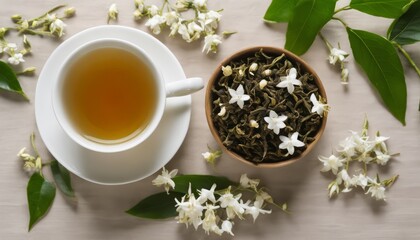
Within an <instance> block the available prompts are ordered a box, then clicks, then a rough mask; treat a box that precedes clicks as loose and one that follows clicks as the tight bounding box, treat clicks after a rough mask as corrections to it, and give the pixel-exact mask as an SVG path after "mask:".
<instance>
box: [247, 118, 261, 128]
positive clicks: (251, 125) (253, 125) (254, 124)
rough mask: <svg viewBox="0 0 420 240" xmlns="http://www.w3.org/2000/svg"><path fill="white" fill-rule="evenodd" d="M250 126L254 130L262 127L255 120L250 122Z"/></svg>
mask: <svg viewBox="0 0 420 240" xmlns="http://www.w3.org/2000/svg"><path fill="white" fill-rule="evenodd" d="M249 126H250V127H252V128H259V127H260V125H259V124H258V122H257V121H255V120H251V121H249Z"/></svg>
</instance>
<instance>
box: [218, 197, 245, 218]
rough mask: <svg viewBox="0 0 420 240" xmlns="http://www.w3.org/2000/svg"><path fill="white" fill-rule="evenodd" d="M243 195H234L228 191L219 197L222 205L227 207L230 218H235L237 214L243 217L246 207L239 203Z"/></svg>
mask: <svg viewBox="0 0 420 240" xmlns="http://www.w3.org/2000/svg"><path fill="white" fill-rule="evenodd" d="M241 196H242V194H238V195H235V196H233V194H232V193H230V192H229V191H228V192H226V193H224V194H222V195H221V196H220V197H219V199H218V201H219V203H220V207H222V208H224V209H226V214H227V216H228V218H229V219H234V218H235V216H238V217H239V218H242V215H243V213H244V212H245V209H244V208H243V206H242V205H241V204H240V203H239V199H240V198H241Z"/></svg>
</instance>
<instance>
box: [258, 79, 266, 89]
mask: <svg viewBox="0 0 420 240" xmlns="http://www.w3.org/2000/svg"><path fill="white" fill-rule="evenodd" d="M267 83H268V82H267V80H265V79H263V80H261V81H260V83H259V85H260V89H263V88H264V87H265V86H267Z"/></svg>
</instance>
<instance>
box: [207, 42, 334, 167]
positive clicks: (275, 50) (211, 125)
mask: <svg viewBox="0 0 420 240" xmlns="http://www.w3.org/2000/svg"><path fill="white" fill-rule="evenodd" d="M261 49H263V50H264V51H266V52H268V53H274V54H283V53H284V54H285V55H286V56H287V58H288V59H289V60H291V61H292V62H297V63H300V64H301V66H302V67H303V69H304V70H306V72H309V73H311V74H312V75H313V76H314V80H315V82H316V84H317V86H318V89H319V93H320V95H321V96H322V97H323V98H324V99H325V100H327V94H326V91H325V88H324V85H323V84H322V81H321V78H320V77H319V76H318V75H317V73H316V72H315V70H314V69H313V68H312V67H311V66H310V65H309V64H308V63H306V62H305V61H304V60H303V59H302V58H300V57H299V56H297V55H295V54H294V53H292V52H290V51H288V50H286V49H282V48H276V47H270V46H255V47H248V48H244V49H242V50H239V51H238V52H235V53H233V54H232V55H230V56H228V57H226V58H225V59H224V60H223V61H222V62H221V63H220V64H218V65H217V68H216V69H215V70H214V72H213V73H212V75H211V76H210V78H209V80H208V82H207V88H206V94H205V114H206V119H207V124H208V126H209V129H210V132H211V134H212V135H213V137H214V139H215V140H216V142H217V144H218V145H219V146H220V147H221V148H222V149H223V151H224V152H226V153H228V155H230V156H231V157H232V158H234V159H236V160H239V161H241V162H243V163H245V164H248V165H251V166H254V167H260V168H275V167H283V166H287V165H289V164H292V163H294V162H296V161H298V160H300V159H302V158H304V157H305V156H306V155H307V154H308V153H309V152H310V151H311V150H312V149H313V148H314V147H315V145H316V144H317V142H318V141H319V139H320V138H321V136H322V134H323V133H324V130H325V127H326V124H327V119H328V113H326V114H325V115H324V117H323V120H322V124H321V126H320V128H319V130H318V132H317V134H316V135H315V136H314V141H312V142H311V143H309V144H308V145H307V147H306V149H305V151H303V152H302V153H301V154H300V155H297V156H295V157H293V158H290V159H287V160H284V161H279V162H273V163H254V162H251V161H248V160H246V159H245V158H244V157H242V156H241V155H239V154H237V153H235V152H233V151H231V150H229V149H227V148H226V146H225V145H224V144H223V142H222V140H221V139H220V136H219V134H218V132H217V131H216V127H215V126H214V123H213V119H212V116H211V110H212V101H211V96H212V87H213V85H214V84H215V82H216V81H217V79H218V77H219V76H220V75H221V74H222V72H221V68H222V66H225V65H226V64H228V63H229V62H231V61H233V60H235V59H238V58H242V57H244V56H246V55H251V54H255V53H256V52H258V51H260V50H261Z"/></svg>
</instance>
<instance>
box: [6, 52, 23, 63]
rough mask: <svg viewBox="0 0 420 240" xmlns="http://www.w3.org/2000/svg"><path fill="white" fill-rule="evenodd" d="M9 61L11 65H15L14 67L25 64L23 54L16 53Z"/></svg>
mask: <svg viewBox="0 0 420 240" xmlns="http://www.w3.org/2000/svg"><path fill="white" fill-rule="evenodd" d="M7 61H8V62H9V63H10V64H13V65H19V64H20V63H22V62H25V59H23V54H22V53H15V54H13V55H12V56H10V57H9V58H8V59H7Z"/></svg>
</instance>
